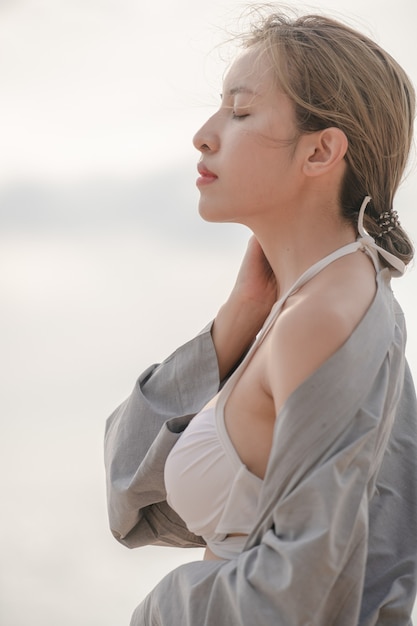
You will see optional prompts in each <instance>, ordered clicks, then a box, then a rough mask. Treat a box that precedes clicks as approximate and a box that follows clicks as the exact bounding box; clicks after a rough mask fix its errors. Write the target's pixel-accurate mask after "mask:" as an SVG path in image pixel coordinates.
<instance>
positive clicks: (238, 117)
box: [232, 111, 249, 120]
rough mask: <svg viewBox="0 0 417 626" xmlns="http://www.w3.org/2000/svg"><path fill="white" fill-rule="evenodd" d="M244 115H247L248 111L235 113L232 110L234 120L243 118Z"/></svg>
mask: <svg viewBox="0 0 417 626" xmlns="http://www.w3.org/2000/svg"><path fill="white" fill-rule="evenodd" d="M245 117H249V113H236V112H235V111H233V112H232V118H233V119H234V120H243V119H244V118H245Z"/></svg>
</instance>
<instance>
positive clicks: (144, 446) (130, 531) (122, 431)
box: [105, 325, 219, 548]
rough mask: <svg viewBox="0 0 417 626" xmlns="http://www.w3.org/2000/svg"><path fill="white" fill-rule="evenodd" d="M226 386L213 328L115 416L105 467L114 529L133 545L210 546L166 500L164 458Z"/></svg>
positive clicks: (148, 377)
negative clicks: (215, 347) (220, 389)
mask: <svg viewBox="0 0 417 626" xmlns="http://www.w3.org/2000/svg"><path fill="white" fill-rule="evenodd" d="M218 389H219V374H218V367H217V358H216V354H215V350H214V346H213V343H212V340H211V333H210V325H209V326H207V327H206V328H205V329H203V331H202V332H201V333H200V334H199V335H198V336H197V337H195V338H194V339H193V340H191V341H189V342H188V343H186V344H185V345H183V346H182V347H180V348H179V349H178V350H176V351H175V352H174V353H173V354H172V355H171V356H170V357H168V358H167V359H166V360H165V361H164V362H163V363H161V364H158V365H153V366H151V367H150V368H148V369H147V370H146V371H145V372H144V373H143V374H142V375H141V376H140V377H139V379H138V381H137V383H136V385H135V388H134V390H133V392H132V394H131V396H130V397H129V398H128V399H127V400H126V401H125V402H124V403H123V404H122V405H121V406H119V408H118V409H116V410H115V411H114V413H113V414H112V415H111V416H110V417H109V418H108V420H107V423H106V433H105V468H106V479H107V482H106V487H107V502H108V515H109V522H110V528H111V531H112V533H113V535H114V536H115V537H116V539H118V541H120V542H121V543H123V544H124V545H126V546H127V547H130V548H133V547H137V546H141V545H147V544H154V545H180V546H183V547H187V546H194V547H195V546H198V545H203V544H204V542H203V540H202V539H201V538H198V537H196V536H195V535H193V534H192V533H190V532H189V531H188V530H187V529H186V527H185V525H184V523H183V521H182V520H181V519H180V518H179V517H178V515H177V514H176V513H175V512H174V511H173V510H172V509H171V508H170V507H169V506H168V504H167V503H166V502H165V498H166V493H165V487H164V480H163V470H164V464H165V458H166V456H167V454H168V453H169V451H170V449H171V448H172V446H173V445H174V444H175V442H176V440H177V439H178V437H179V436H180V433H181V431H182V430H183V429H184V428H185V426H186V425H187V424H188V422H189V420H190V419H191V417H192V416H193V415H194V414H195V413H196V412H198V411H199V410H200V409H201V408H202V407H203V406H204V404H205V403H206V402H208V401H209V400H210V399H211V398H212V397H213V396H214V395H215V394H216V393H217V391H218Z"/></svg>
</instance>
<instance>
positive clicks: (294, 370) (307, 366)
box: [266, 253, 376, 413]
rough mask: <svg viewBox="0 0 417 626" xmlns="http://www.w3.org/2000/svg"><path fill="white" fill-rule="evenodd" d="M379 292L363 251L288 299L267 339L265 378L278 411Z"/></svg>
mask: <svg viewBox="0 0 417 626" xmlns="http://www.w3.org/2000/svg"><path fill="white" fill-rule="evenodd" d="M352 256H353V255H352ZM361 256H362V258H361ZM375 292H376V281H375V272H374V269H373V267H371V266H370V263H369V260H368V259H365V258H363V255H362V253H360V254H359V255H355V258H354V259H352V258H351V259H340V260H338V261H336V262H335V263H333V264H332V265H331V266H329V267H328V268H326V269H325V270H323V272H321V273H320V274H319V275H317V276H316V277H315V278H314V279H312V280H311V281H310V282H309V283H307V285H305V286H304V287H303V288H302V289H301V290H300V291H299V292H298V293H296V294H294V295H293V296H292V297H291V298H289V299H288V301H287V304H286V306H285V308H284V310H283V311H282V313H281V314H280V316H279V318H278V319H277V321H276V323H275V325H274V327H273V329H272V331H271V336H270V339H269V342H268V343H269V347H268V355H267V365H266V379H267V385H268V387H269V391H270V393H271V396H272V397H273V400H274V404H275V410H276V413H277V412H278V411H279V409H280V408H281V406H282V405H283V404H284V402H285V400H286V399H287V398H288V397H289V395H290V394H291V393H292V392H293V391H295V389H296V388H297V387H298V386H299V385H300V384H301V383H302V382H303V381H304V380H305V379H307V378H308V377H309V376H310V375H311V374H313V373H314V371H316V370H317V369H318V368H319V367H320V366H321V365H322V364H323V363H324V362H325V361H327V360H328V359H329V357H330V356H332V354H334V353H335V352H336V351H337V350H338V349H339V348H340V347H341V346H342V345H343V344H344V343H345V342H346V341H347V339H348V338H349V337H350V335H351V334H352V333H353V331H354V330H355V328H356V326H357V325H358V324H359V322H360V321H361V319H362V318H363V316H364V315H365V313H366V311H367V310H368V308H369V306H370V305H371V303H372V301H373V298H374V296H375Z"/></svg>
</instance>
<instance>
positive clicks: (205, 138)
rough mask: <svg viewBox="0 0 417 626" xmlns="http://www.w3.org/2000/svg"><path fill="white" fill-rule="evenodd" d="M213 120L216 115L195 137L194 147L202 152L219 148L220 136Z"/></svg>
mask: <svg viewBox="0 0 417 626" xmlns="http://www.w3.org/2000/svg"><path fill="white" fill-rule="evenodd" d="M213 122H214V115H213V116H212V117H210V118H209V119H208V120H207V122H206V123H205V124H203V126H202V127H201V128H200V129H199V130H198V131H197V132H196V134H195V135H194V137H193V144H194V148H196V149H197V150H199V151H200V152H201V153H205V152H215V151H216V150H218V149H219V136H218V133H217V132H216V130H215V128H214V123H213Z"/></svg>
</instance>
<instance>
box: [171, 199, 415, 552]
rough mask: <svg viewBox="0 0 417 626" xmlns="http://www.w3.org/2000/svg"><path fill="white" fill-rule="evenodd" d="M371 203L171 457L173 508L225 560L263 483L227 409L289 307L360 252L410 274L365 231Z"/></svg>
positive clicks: (237, 547)
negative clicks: (246, 459)
mask: <svg viewBox="0 0 417 626" xmlns="http://www.w3.org/2000/svg"><path fill="white" fill-rule="evenodd" d="M368 202H369V200H368V198H365V200H364V202H363V204H362V207H361V210H360V213H359V220H358V230H359V237H358V239H357V241H355V242H353V243H351V244H348V245H346V246H344V247H342V248H339V249H338V250H336V251H335V252H333V253H332V254H330V255H328V256H326V257H325V258H324V259H321V260H320V261H318V262H317V263H315V264H314V265H313V266H312V267H310V268H309V269H308V270H307V271H306V272H305V273H304V274H302V276H300V278H299V279H298V280H297V281H296V282H295V283H294V285H293V286H292V287H291V288H290V289H289V290H288V291H287V293H285V294H284V295H283V296H282V297H281V298H280V299H279V300H278V301H277V302H276V303H275V305H274V306H273V308H272V310H271V312H270V314H269V316H268V318H267V319H266V321H265V323H264V325H263V327H262V329H261V331H260V333H259V334H258V337H257V338H256V341H255V343H254V344H253V346H252V347H251V349H250V350H249V352H248V354H247V356H246V357H245V359H244V361H243V363H242V364H241V365H240V366H239V368H238V369H237V370H236V371H235V372H234V374H233V375H232V376H231V377H230V378H229V380H228V381H227V383H226V385H225V386H224V387H223V389H222V390H221V391H220V392H219V394H218V395H217V396H216V397H215V398H214V399H213V400H212V401H211V402H209V404H207V405H206V406H205V407H204V408H203V409H202V411H200V412H199V413H198V414H197V415H196V416H195V417H194V418H193V419H192V420H191V422H190V424H189V425H188V426H187V428H186V429H185V431H184V432H183V434H182V435H181V437H180V438H179V440H178V441H177V443H176V444H175V446H174V447H173V448H172V450H171V452H170V454H169V455H168V458H167V460H166V464H165V474H164V477H165V487H166V492H167V502H168V504H169V505H170V506H171V507H172V508H173V509H174V510H175V511H176V512H177V513H178V515H179V516H180V517H181V518H182V519H183V520H184V521H185V523H186V525H187V527H188V529H189V530H190V531H191V532H193V533H195V534H196V535H199V536H202V537H203V538H204V539H205V541H206V543H207V545H208V547H209V548H210V549H211V551H212V552H213V553H214V554H215V555H217V556H218V557H220V558H223V559H231V558H233V557H235V556H237V555H238V554H239V553H240V552H241V551H242V550H243V548H244V545H245V543H246V539H247V535H248V534H249V533H250V531H251V529H252V527H253V525H254V523H255V521H256V517H257V504H258V499H259V493H260V490H261V488H262V483H263V481H262V480H261V479H260V478H258V477H257V476H255V475H254V474H252V473H251V472H250V471H249V470H248V469H247V468H246V467H245V465H244V464H243V463H242V462H241V460H240V458H239V456H238V454H237V452H236V450H235V448H234V446H233V444H232V441H231V440H230V438H229V436H228V433H227V430H226V426H225V423H224V406H225V404H226V401H227V398H228V396H229V394H230V392H231V390H232V388H233V387H234V385H235V384H236V381H237V379H238V378H239V376H240V375H241V373H242V371H243V369H244V368H245V367H246V366H247V364H248V362H249V361H250V359H251V358H252V355H253V354H254V352H255V351H256V350H257V348H258V347H259V345H260V343H261V342H262V341H263V339H264V337H265V336H266V334H267V333H268V331H269V330H270V328H271V326H272V325H273V323H274V321H275V320H276V318H277V316H278V315H279V313H280V311H281V309H282V306H283V305H284V303H285V301H286V300H287V298H288V297H289V296H291V295H292V294H293V293H294V292H295V291H297V290H298V289H300V287H302V286H303V285H304V284H305V283H306V282H307V281H309V280H310V279H311V278H313V277H314V276H315V275H316V274H318V273H319V272H320V271H321V270H322V269H324V268H325V267H327V266H328V265H329V264H330V263H332V262H333V261H335V260H336V259H339V258H341V257H342V256H345V255H347V254H351V253H353V252H356V251H357V250H360V249H362V250H364V251H365V252H366V253H367V254H369V256H370V257H371V259H372V260H373V263H374V265H375V269H376V271H377V272H378V271H379V269H380V263H379V259H378V254H380V255H381V256H382V257H383V258H384V259H385V260H386V261H388V263H389V264H390V265H391V273H392V275H394V276H398V275H402V274H403V273H404V271H405V265H404V264H403V262H402V261H401V260H400V259H398V258H397V257H395V256H394V255H392V254H391V253H389V252H387V251H386V250H384V249H382V248H381V247H379V246H378V245H377V244H376V243H375V241H374V239H373V238H372V237H370V236H369V235H368V234H367V233H366V231H365V230H364V228H363V214H364V211H365V208H366V205H367V203H368ZM231 535H232V536H231Z"/></svg>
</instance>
